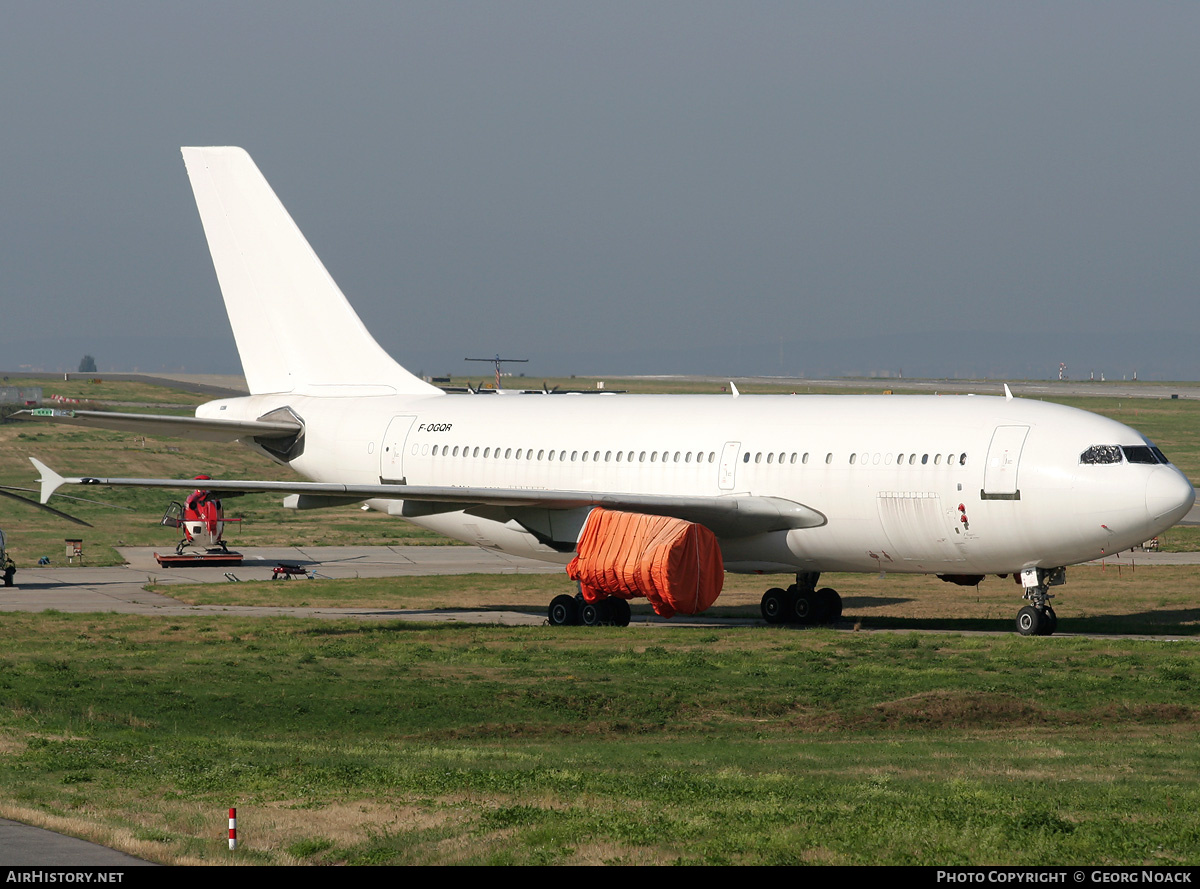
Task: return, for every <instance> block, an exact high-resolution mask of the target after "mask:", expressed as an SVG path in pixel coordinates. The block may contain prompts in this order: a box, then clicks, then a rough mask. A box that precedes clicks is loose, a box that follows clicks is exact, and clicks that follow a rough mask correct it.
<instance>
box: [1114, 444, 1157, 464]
mask: <svg viewBox="0 0 1200 889" xmlns="http://www.w3.org/2000/svg"><path fill="white" fill-rule="evenodd" d="M1121 450H1122V451H1124V452H1125V459H1126V460H1128V461H1129V462H1130V463H1151V464H1153V463H1157V462H1158V458H1157V457H1155V456H1154V451H1153V449H1151V448H1148V447H1146V446H1145V445H1121Z"/></svg>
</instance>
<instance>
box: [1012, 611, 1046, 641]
mask: <svg viewBox="0 0 1200 889" xmlns="http://www.w3.org/2000/svg"><path fill="white" fill-rule="evenodd" d="M1045 624H1046V619H1045V618H1044V617H1043V616H1042V613H1041V612H1040V611H1038V610H1037V609H1036V608H1034V607H1033V606H1032V605H1026V606H1025V607H1024V608H1022V609H1021V610H1020V611H1018V612H1017V632H1018V633H1020V634H1021V635H1022V636H1040V635H1041V634H1042V628H1043V626H1045Z"/></svg>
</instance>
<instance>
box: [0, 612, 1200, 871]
mask: <svg viewBox="0 0 1200 889" xmlns="http://www.w3.org/2000/svg"><path fill="white" fill-rule="evenodd" d="M4 617H5V620H4V624H3V630H2V634H3V639H4V648H3V651H4V654H3V656H2V658H0V696H2V700H3V707H0V738H2V741H0V814H2V815H5V816H7V817H13V818H18V819H20V820H24V821H30V822H33V823H41V824H46V825H48V826H52V827H56V828H58V829H65V830H68V831H69V832H71V833H75V834H78V835H82V836H88V837H91V838H94V839H97V840H99V841H101V842H105V843H108V844H110V845H115V846H117V847H118V848H122V849H126V850H128V851H131V852H133V853H135V854H139V855H143V856H146V857H149V858H152V859H154V860H158V861H164V862H175V863H200V862H211V863H224V862H229V861H231V860H232V861H241V862H246V863H276V864H284V863H315V864H401V863H402V864H416V863H424V864H446V863H479V864H547V863H565V864H575V863H656V864H666V863H677V862H680V863H710V864H742V863H745V864H782V863H815V864H839V863H869V864H881V863H892V864H909V863H913V864H921V863H923V864H997V863H1003V864H1051V863H1054V864H1066V863H1076V864H1085V863H1087V864H1135V863H1136V864H1195V863H1197V862H1198V861H1200V777H1198V776H1200V740H1198V737H1200V736H1198V734H1197V731H1196V729H1197V719H1198V716H1200V708H1198V706H1197V704H1198V702H1197V697H1196V691H1195V688H1196V681H1197V679H1198V678H1200V654H1198V653H1197V651H1196V649H1195V647H1194V646H1193V645H1190V644H1189V645H1181V644H1179V643H1166V642H1150V641H1135V640H1109V639H1105V640H1097V639H1083V638H1063V637H1052V638H1048V639H1041V638H1020V637H1014V636H1012V635H1003V636H991V635H982V636H962V635H939V634H936V633H933V634H931V633H924V634H911V633H892V634H887V633H884V634H877V633H848V632H836V631H832V630H807V631H780V630H778V629H774V628H766V627H753V628H729V629H722V630H711V629H704V630H697V629H682V628H665V627H652V628H629V629H628V630H625V631H621V630H610V629H601V630H599V631H585V630H584V629H583V628H571V629H567V630H561V629H554V630H552V629H550V628H504V627H475V628H471V627H462V626H449V625H441V626H429V625H422V626H417V625H413V624H403V623H387V624H363V623H337V622H334V623H327V622H315V621H305V620H289V619H272V620H248V619H242V618H237V617H211V618H207V617H206V618H187V619H174V620H171V621H167V620H159V619H153V618H140V617H123V616H108V615H83V616H68V615H61V614H46V615H26V614H8V615H5V616H4ZM231 805H234V806H237V808H238V812H239V832H240V836H241V847H240V848H239V850H238V852H237V853H235V854H234V855H231V854H230V853H229V852H228V851H227V850H226V849H225V848H224V846H225V841H224V826H225V823H224V818H225V809H226V808H227V807H228V806H231Z"/></svg>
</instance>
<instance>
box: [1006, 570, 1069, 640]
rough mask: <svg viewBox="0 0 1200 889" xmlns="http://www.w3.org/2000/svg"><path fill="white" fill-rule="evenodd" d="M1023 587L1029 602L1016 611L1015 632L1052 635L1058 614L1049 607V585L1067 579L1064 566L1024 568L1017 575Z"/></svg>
mask: <svg viewBox="0 0 1200 889" xmlns="http://www.w3.org/2000/svg"><path fill="white" fill-rule="evenodd" d="M1018 578H1019V580H1020V581H1021V585H1022V586H1023V587H1025V598H1026V599H1028V600H1029V604H1028V605H1026V606H1025V607H1024V608H1022V609H1021V610H1020V611H1018V612H1017V632H1018V633H1020V634H1021V635H1022V636H1052V635H1054V631H1055V630H1057V629H1058V615H1056V614H1055V613H1054V609H1053V608H1051V607H1050V600H1051V599H1053V598H1054V597H1053V596H1051V595H1050V587H1052V586H1058V585H1059V584H1061V583H1064V582H1065V581H1066V579H1067V570H1066V569H1065V568H1049V569H1047V568H1026V569H1025V570H1023V571H1022V572H1021V573H1020V575H1018Z"/></svg>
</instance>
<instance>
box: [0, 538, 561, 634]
mask: <svg viewBox="0 0 1200 889" xmlns="http://www.w3.org/2000/svg"><path fill="white" fill-rule="evenodd" d="M119 551H120V553H121V555H122V556H123V557H124V558H125V560H126V565H124V566H122V567H116V568H88V567H78V566H53V567H44V568H22V569H21V570H20V571H19V572H18V574H17V578H16V581H17V582H16V585H15V586H13V587H0V611H47V610H50V609H56V610H58V611H64V612H95V611H101V612H116V613H123V614H159V615H187V614H205V613H220V614H230V613H236V614H241V615H247V616H270V615H292V616H297V617H328V618H341V617H359V618H364V619H381V618H388V617H394V618H401V617H402V618H404V619H405V620H441V621H463V622H472V623H504V624H540V623H542V622H544V621H545V619H546V616H545V613H544V612H543V613H537V614H528V613H522V612H510V611H453V610H437V611H420V610H404V611H401V610H390V609H387V610H384V609H378V608H288V607H265V606H229V605H209V606H205V605H187V604H185V603H183V602H180V601H178V600H176V599H172V598H170V597H169V596H166V595H162V594H159V593H153V592H150V591H148V590H146V589H145V587H146V586H147V585H148V584H151V583H157V584H164V585H169V584H177V583H228V582H231V581H234V580H238V581H243V580H270V579H271V576H272V573H273V572H274V570H275V568H276V567H277V566H279V565H289V566H294V567H298V568H301V569H303V570H304V571H305V572H307V573H308V574H309V575H311V576H313V577H330V578H354V577H403V576H414V575H430V574H561V573H562V572H563V568H562V566H561V565H552V564H547V563H546V562H538V561H535V560H533V559H523V558H520V557H517V556H509V555H505V554H504V553H497V552H493V551H491V550H484V549H479V548H477V547H472V546H330V547H247V548H244V549H243V550H242V551H241V552H242V553H243V555H244V556H245V560H244V561H243V563H242V564H241V565H238V566H235V567H230V568H210V567H200V568H163V567H161V566H160V565H159V564H158V563H157V562H156V561H155V559H154V550H153V549H148V548H134V547H128V548H124V549H121V550H119ZM563 580H564V586H565V585H566V584H568V583H569V581H567V579H566V577H565V575H564V577H563ZM279 582H280V583H283V582H285V581H282V580H281V581H279ZM287 582H289V583H303V582H304V581H303V580H292V581H287Z"/></svg>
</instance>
